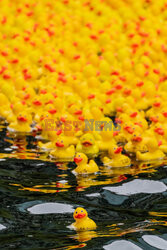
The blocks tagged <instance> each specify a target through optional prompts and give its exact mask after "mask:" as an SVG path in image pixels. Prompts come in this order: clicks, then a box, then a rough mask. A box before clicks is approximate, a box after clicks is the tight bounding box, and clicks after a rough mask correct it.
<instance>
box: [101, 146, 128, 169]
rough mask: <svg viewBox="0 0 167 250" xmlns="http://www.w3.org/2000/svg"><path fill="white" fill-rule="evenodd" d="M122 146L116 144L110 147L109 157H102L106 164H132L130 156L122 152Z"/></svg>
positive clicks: (112, 165)
mask: <svg viewBox="0 0 167 250" xmlns="http://www.w3.org/2000/svg"><path fill="white" fill-rule="evenodd" d="M121 152H122V147H118V146H117V145H114V146H112V147H110V148H109V150H108V154H109V157H106V156H105V157H104V158H103V159H102V161H103V163H104V165H107V166H109V167H126V166H130V164H131V160H130V158H129V157H128V156H126V155H123V154H121Z"/></svg>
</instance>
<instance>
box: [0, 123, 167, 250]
mask: <svg viewBox="0 0 167 250" xmlns="http://www.w3.org/2000/svg"><path fill="white" fill-rule="evenodd" d="M96 162H97V163H98V165H99V168H100V172H99V173H98V174H96V175H92V176H85V177H76V176H75V175H74V174H73V173H72V170H73V169H74V168H75V163H69V164H66V163H59V162H55V161H53V160H51V159H49V157H48V155H47V153H46V152H42V151H39V149H38V148H37V140H36V139H35V137H34V136H32V135H21V134H17V135H16V134H10V133H9V132H8V131H7V129H6V126H5V125H1V128H0V177H1V178H0V200H1V206H0V249H26V250H27V249H34V250H36V249H64V250H67V249H82V248H83V249H106V250H110V249H111V250H112V249H113V250H115V249H118V250H119V249H120V250H122V249H123V250H124V249H127V250H131V249H132V250H139V249H148V250H151V249H167V230H166V226H167V221H166V218H167V160H163V161H159V162H152V163H147V164H144V163H136V162H133V166H132V167H127V168H116V169H109V168H106V167H104V166H102V164H101V162H100V159H99V158H97V159H96ZM78 206H82V207H84V208H85V209H86V210H87V211H88V214H89V217H90V218H92V219H93V220H94V221H95V222H96V224H97V230H95V231H84V232H78V233H77V232H76V231H73V230H71V229H70V228H69V226H70V224H71V223H73V222H74V220H73V212H74V210H75V208H76V207H78Z"/></svg>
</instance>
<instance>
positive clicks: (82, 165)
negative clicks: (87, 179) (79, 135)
mask: <svg viewBox="0 0 167 250" xmlns="http://www.w3.org/2000/svg"><path fill="white" fill-rule="evenodd" d="M74 161H75V163H76V164H77V167H76V168H75V170H74V173H76V174H93V173H96V172H98V171H99V168H98V166H97V164H96V163H95V161H94V160H90V161H89V163H88V158H87V156H86V155H85V154H83V153H77V155H76V156H75V157H74Z"/></svg>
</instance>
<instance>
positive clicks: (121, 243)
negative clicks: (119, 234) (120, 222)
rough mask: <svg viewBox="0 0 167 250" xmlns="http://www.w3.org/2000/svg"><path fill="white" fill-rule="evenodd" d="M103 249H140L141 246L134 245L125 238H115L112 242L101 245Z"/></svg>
mask: <svg viewBox="0 0 167 250" xmlns="http://www.w3.org/2000/svg"><path fill="white" fill-rule="evenodd" d="M103 248H104V249H105V250H116V249H120V250H121V249H122V250H142V248H140V247H138V246H136V245H135V244H133V243H132V242H129V241H127V240H117V241H114V242H112V243H111V244H109V245H106V246H104V247H103Z"/></svg>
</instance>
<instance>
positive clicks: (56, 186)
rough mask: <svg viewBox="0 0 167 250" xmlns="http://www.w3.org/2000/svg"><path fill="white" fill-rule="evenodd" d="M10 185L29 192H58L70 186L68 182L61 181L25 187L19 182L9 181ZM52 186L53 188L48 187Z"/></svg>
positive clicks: (64, 190)
mask: <svg viewBox="0 0 167 250" xmlns="http://www.w3.org/2000/svg"><path fill="white" fill-rule="evenodd" d="M10 185H12V186H17V187H19V188H18V190H24V191H30V192H41V193H50V194H53V193H58V192H67V191H68V189H69V188H70V187H71V186H70V185H68V183H61V182H53V183H51V184H45V185H35V186H32V187H25V186H23V185H21V184H15V183H11V184H10ZM50 188H54V189H50Z"/></svg>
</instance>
